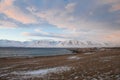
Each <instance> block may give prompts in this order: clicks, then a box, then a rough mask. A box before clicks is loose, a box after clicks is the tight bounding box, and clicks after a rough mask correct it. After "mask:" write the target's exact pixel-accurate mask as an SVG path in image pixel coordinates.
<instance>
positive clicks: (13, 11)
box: [0, 0, 37, 24]
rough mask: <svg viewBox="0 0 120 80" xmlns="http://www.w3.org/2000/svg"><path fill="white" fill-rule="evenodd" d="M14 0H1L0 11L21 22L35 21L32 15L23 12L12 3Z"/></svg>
mask: <svg viewBox="0 0 120 80" xmlns="http://www.w3.org/2000/svg"><path fill="white" fill-rule="evenodd" d="M14 1H15V0H2V1H1V3H0V13H3V14H5V15H6V16H8V17H9V18H12V19H14V20H17V21H19V22H21V23H23V24H30V23H37V20H36V18H35V17H34V16H32V15H31V14H26V13H24V12H23V11H22V10H21V9H20V8H19V7H17V6H15V5H14V4H13V3H14Z"/></svg>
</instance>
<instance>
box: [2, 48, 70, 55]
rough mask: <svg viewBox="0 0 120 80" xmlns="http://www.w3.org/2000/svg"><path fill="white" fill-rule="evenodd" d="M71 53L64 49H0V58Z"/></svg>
mask: <svg viewBox="0 0 120 80" xmlns="http://www.w3.org/2000/svg"><path fill="white" fill-rule="evenodd" d="M71 53H72V52H71V51H69V50H68V49H64V48H0V57H35V56H51V55H63V54H71Z"/></svg>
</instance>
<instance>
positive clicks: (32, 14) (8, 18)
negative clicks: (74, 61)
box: [0, 0, 120, 43]
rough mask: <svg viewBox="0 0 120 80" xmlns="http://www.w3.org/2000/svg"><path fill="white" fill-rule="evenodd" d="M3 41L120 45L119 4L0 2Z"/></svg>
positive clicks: (113, 0)
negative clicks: (85, 41)
mask: <svg viewBox="0 0 120 80" xmlns="http://www.w3.org/2000/svg"><path fill="white" fill-rule="evenodd" d="M0 39H8V40H16V41H27V40H41V39H52V40H82V41H83V40H87V41H89V40H90V41H105V42H108V41H109V42H113V43H120V0H0Z"/></svg>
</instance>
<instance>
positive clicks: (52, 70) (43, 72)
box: [11, 66, 71, 77]
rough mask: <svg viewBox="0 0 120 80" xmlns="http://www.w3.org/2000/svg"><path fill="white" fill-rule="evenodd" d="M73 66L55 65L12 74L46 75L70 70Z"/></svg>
mask: <svg viewBox="0 0 120 80" xmlns="http://www.w3.org/2000/svg"><path fill="white" fill-rule="evenodd" d="M70 69H71V67H67V66H63V67H54V68H48V69H40V70H33V71H20V72H12V73H11V74H14V75H21V76H32V77H33V76H41V77H42V76H44V75H46V74H49V73H60V72H63V71H68V70H70Z"/></svg>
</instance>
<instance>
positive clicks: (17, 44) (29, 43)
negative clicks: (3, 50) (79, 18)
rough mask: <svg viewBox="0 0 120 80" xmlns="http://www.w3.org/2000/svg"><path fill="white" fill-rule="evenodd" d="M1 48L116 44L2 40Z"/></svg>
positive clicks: (76, 41) (113, 45)
mask: <svg viewBox="0 0 120 80" xmlns="http://www.w3.org/2000/svg"><path fill="white" fill-rule="evenodd" d="M0 47H115V44H112V43H105V42H95V41H94V42H92V41H78V40H66V41H54V40H33V41H25V42H20V41H12V40H0Z"/></svg>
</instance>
